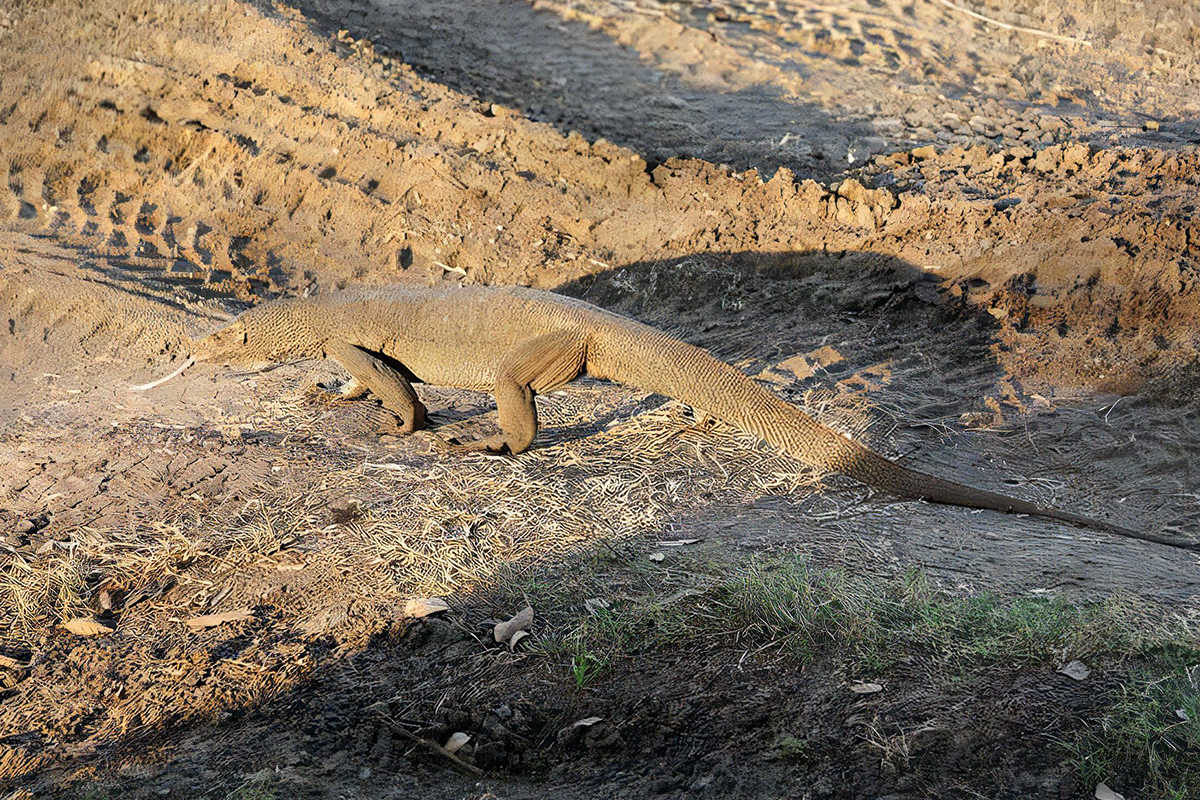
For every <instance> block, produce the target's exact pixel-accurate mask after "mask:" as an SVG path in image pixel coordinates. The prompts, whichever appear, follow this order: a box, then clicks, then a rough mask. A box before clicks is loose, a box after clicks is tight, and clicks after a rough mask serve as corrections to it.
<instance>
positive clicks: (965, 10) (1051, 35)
mask: <svg viewBox="0 0 1200 800" xmlns="http://www.w3.org/2000/svg"><path fill="white" fill-rule="evenodd" d="M938 2H939V3H941V4H942V5H944V6H945V7H946V8H949V9H952V10H954V11H958V12H960V13H963V14H966V15H967V16H968V17H973V18H974V19H977V20H980V21H982V22H986V23H988V24H989V25H995V26H997V27H1000V28H1004V29H1006V30H1010V31H1017V32H1018V33H1028V34H1032V35H1034V36H1041V37H1042V38H1043V39H1054V40H1055V41H1059V42H1071V43H1072V44H1081V45H1083V46H1084V47H1091V46H1092V43H1091V42H1089V41H1088V40H1086V39H1076V38H1075V37H1074V36H1061V35H1059V34H1057V33H1050V32H1049V31H1040V30H1038V29H1037V28H1022V27H1021V26H1020V25H1009V24H1008V23H1007V22H1001V21H1000V20H998V19H992V18H991V17H985V16H984V15H983V14H979V13H976V12H974V11H972V10H970V9H969V8H963V7H962V6H959V5H955V4H954V3H951V2H950V0H938Z"/></svg>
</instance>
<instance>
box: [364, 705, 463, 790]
mask: <svg viewBox="0 0 1200 800" xmlns="http://www.w3.org/2000/svg"><path fill="white" fill-rule="evenodd" d="M376 716H377V717H379V720H380V721H381V722H382V723H383V724H384V725H387V726H388V727H389V728H391V729H392V730H394V731H395V732H396V733H399V734H401V735H403V736H407V737H408V738H409V739H412V740H413V741H414V742H416V743H417V744H419V745H421V746H423V747H427V748H429V749H430V750H432V751H433V752H435V753H438V754H439V755H443V756H445V757H446V758H448V759H450V760H451V761H452V762H454V765H455V766H457V767H458V768H459V769H462V770H465V771H466V772H469V773H470V774H472V775H475V776H477V777H478V776H482V775H483V770H481V769H480V768H479V767H477V766H475V765H474V764H468V763H467V762H465V761H463V760H462V759H461V758H459V757H458V756H456V755H454V753H451V752H450V751H449V750H447V749H446V748H444V747H442V746H441V745H440V744H438V743H437V742H431V741H429V740H428V739H422V738H421V737H420V736H417V735H416V734H415V733H413V732H412V731H410V730H408V729H407V728H404V727H403V726H401V725H400V723H399V722H396V720H394V719H392V718H391V717H388V716H385V715H384V714H376Z"/></svg>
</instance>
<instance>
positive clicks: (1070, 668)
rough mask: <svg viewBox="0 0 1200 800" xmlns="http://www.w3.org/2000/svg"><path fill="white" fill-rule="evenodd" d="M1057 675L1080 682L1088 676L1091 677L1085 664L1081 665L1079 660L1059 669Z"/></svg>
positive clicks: (1090, 672)
mask: <svg viewBox="0 0 1200 800" xmlns="http://www.w3.org/2000/svg"><path fill="white" fill-rule="evenodd" d="M1058 673H1059V674H1060V675H1066V676H1067V677H1068V678H1070V679H1072V680H1076V681H1081V680H1083V679H1084V678H1086V677H1087V676H1088V675H1091V674H1092V671H1091V670H1090V669H1088V665H1087V664H1085V663H1083V662H1082V661H1080V660H1079V659H1076V660H1074V661H1072V662H1071V663H1070V664H1067V665H1066V666H1062V667H1059V668H1058Z"/></svg>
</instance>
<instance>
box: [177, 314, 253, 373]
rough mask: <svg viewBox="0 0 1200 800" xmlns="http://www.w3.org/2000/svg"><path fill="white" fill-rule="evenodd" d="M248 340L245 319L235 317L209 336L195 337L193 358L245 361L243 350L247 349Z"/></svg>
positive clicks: (198, 359) (226, 361) (200, 359)
mask: <svg viewBox="0 0 1200 800" xmlns="http://www.w3.org/2000/svg"><path fill="white" fill-rule="evenodd" d="M248 342H249V336H248V333H247V330H246V323H245V322H244V321H243V320H240V319H235V320H234V321H233V322H231V323H229V324H228V325H226V326H225V327H223V328H221V329H219V330H217V331H215V332H213V333H210V334H209V335H208V336H204V337H201V338H199V339H193V340H192V348H191V349H192V358H194V359H196V360H197V361H217V362H222V363H230V362H239V361H245V360H247V359H246V356H245V355H244V354H243V353H242V351H243V350H245V349H247V348H246V345H247V344H248Z"/></svg>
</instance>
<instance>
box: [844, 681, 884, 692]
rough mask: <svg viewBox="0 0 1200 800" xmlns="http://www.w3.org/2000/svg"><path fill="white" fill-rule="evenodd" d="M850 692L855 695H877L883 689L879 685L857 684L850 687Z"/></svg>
mask: <svg viewBox="0 0 1200 800" xmlns="http://www.w3.org/2000/svg"><path fill="white" fill-rule="evenodd" d="M850 691H852V692H854V693H855V694H875V693H876V692H882V691H883V687H882V686H880V685H879V684H878V683H856V684H854V685H853V686H851V687H850Z"/></svg>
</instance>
